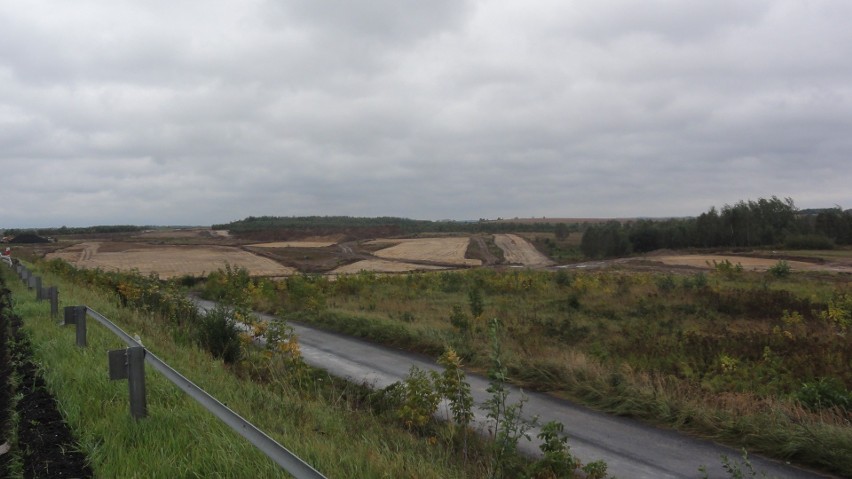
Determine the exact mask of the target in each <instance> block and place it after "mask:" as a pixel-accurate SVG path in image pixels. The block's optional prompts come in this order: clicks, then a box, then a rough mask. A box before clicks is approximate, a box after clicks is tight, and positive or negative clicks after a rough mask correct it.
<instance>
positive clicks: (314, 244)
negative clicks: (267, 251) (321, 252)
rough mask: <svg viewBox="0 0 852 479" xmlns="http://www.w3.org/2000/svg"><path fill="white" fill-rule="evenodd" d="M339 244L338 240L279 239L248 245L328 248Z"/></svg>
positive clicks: (257, 246) (258, 246) (256, 246)
mask: <svg viewBox="0 0 852 479" xmlns="http://www.w3.org/2000/svg"><path fill="white" fill-rule="evenodd" d="M335 244H337V242H336V241H277V242H274V243H257V244H250V245H247V246H253V247H255V248H327V247H329V246H334V245H335Z"/></svg>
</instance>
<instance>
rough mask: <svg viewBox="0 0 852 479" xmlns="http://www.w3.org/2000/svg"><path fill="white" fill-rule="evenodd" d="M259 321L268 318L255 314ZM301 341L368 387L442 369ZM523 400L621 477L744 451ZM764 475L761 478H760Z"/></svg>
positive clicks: (479, 387)
mask: <svg viewBox="0 0 852 479" xmlns="http://www.w3.org/2000/svg"><path fill="white" fill-rule="evenodd" d="M196 301H198V303H199V305H200V306H201V307H202V308H209V307H212V305H213V303H211V302H209V301H203V300H196ZM259 316H260V317H261V318H262V319H267V320H268V319H270V318H271V317H270V316H267V315H259ZM289 324H290V325H291V326H293V328H294V329H295V332H296V334H297V335H298V338H299V345H300V348H301V352H302V356H303V357H304V360H305V362H306V363H308V364H309V365H311V366H314V367H318V368H322V369H324V370H326V371H328V372H329V373H330V374H333V375H335V376H338V377H342V378H348V379H351V380H352V381H355V382H359V383H360V382H366V383H368V384H372V385H374V386H375V387H377V388H383V387H385V386H388V385H390V384H392V383H394V382H396V381H400V380H402V379H403V378H405V377H406V376H407V375H408V372H409V369H410V368H411V367H412V366H417V367H419V368H420V369H431V370H436V371H440V370H441V368H440V366H438V365H437V364H435V361H434V360H432V359H430V358H427V357H424V356H421V355H416V354H412V353H409V352H406V351H401V350H396V349H391V348H387V347H384V346H381V345H377V344H375V343H371V342H368V341H364V340H361V339H357V338H352V337H349V336H345V335H342V334H337V333H333V332H329V331H323V330H320V329H316V328H313V327H310V326H307V325H304V324H298V323H293V322H290V323H289ZM467 380H468V382H469V383H470V385H471V392H472V393H473V397H474V401H475V403H476V404H477V405H479V404H482V403H483V402H484V401H485V400H487V399H488V398H489V396H490V395H489V394H488V392H487V391H486V389H487V388H488V380H487V379H486V378H484V377H482V376H478V375H474V374H468V376H467ZM524 394H525V395H526V397H527V402H526V404H525V405H524V409H523V412H524V417H525V418H526V419H528V420H531V419H532V418H533V417H535V416H538V423H539V424H544V423H546V422H548V421H552V420H555V421H559V422H561V423H562V424H564V425H565V431H566V433H567V434H568V435H569V440H568V445H569V446H570V447H571V451H572V453H574V454H575V455H576V456H577V457H579V458H580V460H581V461H583V462H584V463H586V462H591V461H595V460H598V459H603V460H604V461H606V463H607V465H608V473H609V474H610V475H612V476H615V477H618V478H619V479H631V478H635V479H644V478H647V479H664V478H696V479H698V478H701V477H703V474H702V473H701V472H699V470H698V468H699V466H702V465H703V466H706V468H707V471H708V473H709V477H710V478H728V477H731V476H730V474H728V473H727V472H725V470H724V468H723V467H722V464H721V462H720V456H721V455H722V454H724V455H726V456H728V457H729V458H731V459H733V460H736V459H739V458H740V457H741V452H740V451H737V450H735V449H732V448H728V447H725V446H720V445H718V444H715V443H712V442H709V441H705V440H701V439H696V438H693V437H690V436H686V435H684V434H681V433H678V432H675V431H671V430H666V429H659V428H656V427H652V426H648V425H646V424H644V423H641V422H639V421H635V420H631V419H628V418H622V417H615V416H610V415H607V414H603V413H600V412H597V411H593V410H591V409H588V408H585V407H582V406H578V405H576V404H573V403H571V402H569V401H566V400H562V399H557V398H554V397H551V396H548V395H546V394H539V393H533V392H524ZM520 395H521V391H520V390H518V389H517V388H512V396H511V399H510V401H512V402H515V401H517V400H518V399H519V398H520ZM476 421H477V423H478V427H479V428H480V429H481V430H482V431H484V432H486V433H487V430H488V423H487V421H486V419H485V412H484V411H483V410H482V409H479V408H477V411H476ZM538 432H539V430H538V429H537V428H533V429H531V430H530V435H531V436H532V438H533V441H530V442H527V441H523V440H522V442H521V445H520V447H521V448H522V449H523V450H524V451H526V452H528V453H530V454H538V453H539V449H538V441H537V440H536V439H535V436H536V434H538ZM749 461H750V462H751V464H752V465H753V466H754V468H755V469H756V470H757V471H758V472H759V473H765V474H766V477H769V478H778V479H786V478H826V477H835V476H830V475H825V474H820V473H816V472H811V471H807V470H805V469H802V468H799V467H796V466H793V465H789V464H785V463H783V462H780V461H775V460H772V459H767V458H763V457H759V456H753V455H749ZM758 477H761V476H758Z"/></svg>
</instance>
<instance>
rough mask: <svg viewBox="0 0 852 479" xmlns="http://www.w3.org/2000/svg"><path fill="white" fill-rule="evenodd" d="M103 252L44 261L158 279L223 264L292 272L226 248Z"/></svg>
mask: <svg viewBox="0 0 852 479" xmlns="http://www.w3.org/2000/svg"><path fill="white" fill-rule="evenodd" d="M113 246H114V245H113ZM104 249H107V248H102V244H101V243H98V242H88V243H80V244H76V245H74V246H71V247H68V248H65V249H63V250H60V251H56V252H54V253H50V254H49V255H47V259H53V258H60V259H64V260H65V261H68V262H69V263H71V264H73V265H75V266H77V267H78V268H90V269H93V268H101V269H103V270H106V271H116V270H117V271H130V270H132V269H136V270H138V271H139V272H140V273H141V274H143V275H148V274H150V273H155V274H157V275H158V276H159V277H160V278H162V279H168V278H173V277H176V276H183V275H193V276H201V275H204V274H207V273H210V272H211V271H216V270H217V269H219V268H224V267H225V265H226V264H230V265H231V266H233V267H238V268H245V269H246V270H248V271H249V273H250V274H251V275H254V276H286V275H290V274H293V273H295V272H296V270H294V269H293V268H288V267H286V266H282V265H280V264H278V263H276V262H275V261H272V260H271V259H268V258H264V257H262V256H258V255H255V254H251V253H249V252H247V251H243V250H240V249H237V248H230V247H226V246H152V245H127V247H126V249H124V250H122V251H103V250H104ZM109 249H114V248H109Z"/></svg>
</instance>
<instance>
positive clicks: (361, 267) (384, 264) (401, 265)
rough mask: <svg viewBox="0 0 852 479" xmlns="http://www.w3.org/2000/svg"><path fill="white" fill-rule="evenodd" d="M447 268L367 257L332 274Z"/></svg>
mask: <svg viewBox="0 0 852 479" xmlns="http://www.w3.org/2000/svg"><path fill="white" fill-rule="evenodd" d="M436 269H446V268H445V267H443V266H433V265H427V264H414V263H406V262H403V261H387V260H383V259H366V260H363V261H358V262H357V263H352V264H347V265H346V266H341V267H339V268H337V269H335V270H333V271H331V272H330V274H355V273H358V272H360V271H375V272H377V273H406V272H408V271H425V270H436Z"/></svg>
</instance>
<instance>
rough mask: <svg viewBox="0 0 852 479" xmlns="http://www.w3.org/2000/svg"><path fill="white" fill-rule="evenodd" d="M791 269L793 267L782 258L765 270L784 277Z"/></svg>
mask: <svg viewBox="0 0 852 479" xmlns="http://www.w3.org/2000/svg"><path fill="white" fill-rule="evenodd" d="M792 271H793V268H791V267H790V263H788V262H786V261H784V260H783V259H782V260H780V261H778V262H777V263H775V265H774V266H772V267H771V268H769V269H768V270H767V272H768V273H769V274H771V275H772V276H775V277H776V278H786V277H787V276H790V273H791V272H792Z"/></svg>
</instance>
